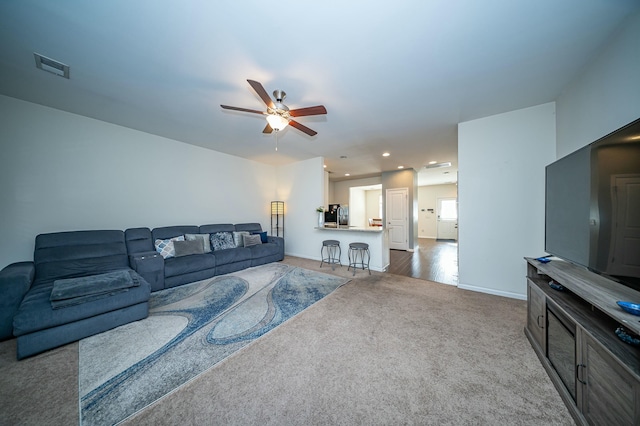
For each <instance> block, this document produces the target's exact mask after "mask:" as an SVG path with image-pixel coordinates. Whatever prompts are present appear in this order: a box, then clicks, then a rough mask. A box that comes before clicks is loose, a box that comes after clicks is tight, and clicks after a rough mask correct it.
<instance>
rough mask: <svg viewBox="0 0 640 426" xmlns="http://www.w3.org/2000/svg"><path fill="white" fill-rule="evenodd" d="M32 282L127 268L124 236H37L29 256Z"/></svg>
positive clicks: (119, 233)
mask: <svg viewBox="0 0 640 426" xmlns="http://www.w3.org/2000/svg"><path fill="white" fill-rule="evenodd" d="M33 258H34V263H35V267H36V276H35V280H36V282H49V281H53V280H56V279H60V278H72V277H78V276H87V275H94V274H100V273H103V272H109V271H113V270H116V269H122V268H128V267H129V256H128V255H127V246H126V244H125V240H124V232H123V231H117V230H97V231H71V232H55V233H50V234H40V235H38V236H37V237H36V242H35V251H34V254H33Z"/></svg>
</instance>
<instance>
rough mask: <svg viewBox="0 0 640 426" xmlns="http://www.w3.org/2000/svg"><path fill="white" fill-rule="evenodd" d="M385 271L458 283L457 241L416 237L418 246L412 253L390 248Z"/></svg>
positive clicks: (441, 281)
mask: <svg viewBox="0 0 640 426" xmlns="http://www.w3.org/2000/svg"><path fill="white" fill-rule="evenodd" d="M387 272H389V273H391V274H396V275H403V276H407V277H413V278H419V279H422V280H430V281H435V282H439V283H443V284H451V285H458V242H457V241H444V240H440V241H438V240H436V239H432V238H418V247H417V248H416V250H415V251H414V252H413V253H411V252H408V251H402V250H390V265H389V269H388V270H387Z"/></svg>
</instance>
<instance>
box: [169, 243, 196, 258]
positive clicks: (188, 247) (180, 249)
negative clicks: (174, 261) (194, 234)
mask: <svg viewBox="0 0 640 426" xmlns="http://www.w3.org/2000/svg"><path fill="white" fill-rule="evenodd" d="M173 247H174V248H175V249H176V257H180V256H189V255H191V254H204V245H203V244H202V240H201V239H197V240H191V241H174V242H173Z"/></svg>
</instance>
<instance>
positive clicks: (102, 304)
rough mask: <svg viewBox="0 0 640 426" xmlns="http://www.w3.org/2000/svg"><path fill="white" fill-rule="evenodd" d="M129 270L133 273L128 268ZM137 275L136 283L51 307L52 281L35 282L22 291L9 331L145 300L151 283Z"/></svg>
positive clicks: (50, 324) (35, 327)
mask: <svg viewBox="0 0 640 426" xmlns="http://www.w3.org/2000/svg"><path fill="white" fill-rule="evenodd" d="M132 274H136V273H135V272H132ZM137 279H138V280H139V281H140V285H139V286H137V287H132V288H130V289H128V290H125V291H120V292H117V293H114V294H113V295H111V296H108V297H105V298H102V299H98V300H94V301H91V302H86V303H82V304H80V305H75V306H69V307H66V308H63V309H53V308H52V307H51V300H50V299H49V298H50V296H51V290H52V289H53V282H51V281H50V282H43V283H39V284H36V285H34V286H33V287H32V288H31V290H29V292H28V293H27V294H26V295H25V297H24V299H23V300H22V303H21V304H20V308H19V309H18V312H17V313H16V315H15V317H14V318H13V334H14V335H15V336H16V337H17V336H21V335H24V334H27V333H32V332H34V331H38V330H44V329H47V328H51V327H55V326H58V325H62V324H68V323H70V322H74V321H79V320H82V319H85V318H90V317H93V316H95V315H99V314H102V313H105V312H111V311H115V310H117V309H121V308H124V307H127V306H131V305H135V304H137V303H141V302H146V301H148V300H149V295H150V293H151V287H150V286H149V283H147V282H146V281H145V280H144V278H142V277H141V276H137Z"/></svg>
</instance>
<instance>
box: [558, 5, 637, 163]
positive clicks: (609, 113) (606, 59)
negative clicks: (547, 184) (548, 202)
mask: <svg viewBox="0 0 640 426" xmlns="http://www.w3.org/2000/svg"><path fill="white" fill-rule="evenodd" d="M638 76H640V12H639V13H636V14H634V15H632V16H630V17H629V18H627V20H626V21H625V22H623V23H622V25H621V26H620V27H619V28H618V30H617V31H616V33H615V34H613V35H612V37H611V39H610V40H609V42H608V43H607V45H606V46H604V47H603V49H602V50H601V51H600V54H599V55H598V56H597V57H595V58H594V59H593V61H592V62H591V63H590V64H589V65H588V66H587V67H586V68H585V69H584V70H583V72H582V73H581V74H580V75H578V76H577V77H576V78H575V79H574V80H573V81H572V82H571V84H570V85H568V86H567V87H566V88H565V90H564V91H563V93H562V95H561V96H560V97H558V100H557V102H556V108H557V129H558V130H557V148H556V155H557V157H558V158H560V157H564V156H565V155H567V154H569V153H570V152H573V151H575V150H577V149H578V148H581V147H583V146H585V145H588V144H589V143H591V142H593V141H595V140H596V139H599V138H601V137H602V136H605V135H607V134H609V133H611V132H612V131H614V130H616V129H618V128H620V127H622V126H624V125H625V124H627V123H630V122H632V121H633V120H636V119H637V118H640V78H639V77H638Z"/></svg>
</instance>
